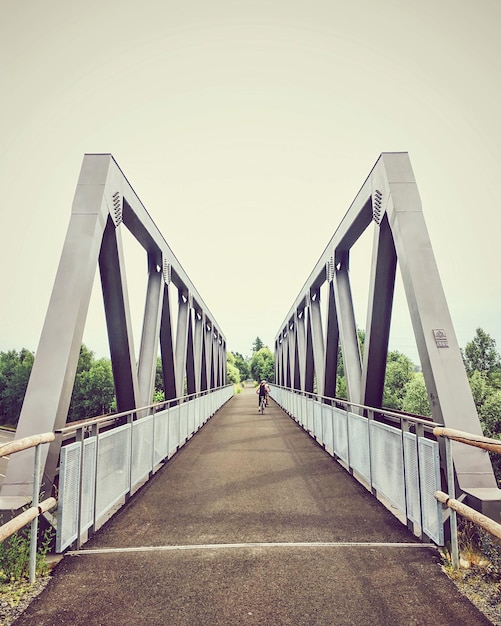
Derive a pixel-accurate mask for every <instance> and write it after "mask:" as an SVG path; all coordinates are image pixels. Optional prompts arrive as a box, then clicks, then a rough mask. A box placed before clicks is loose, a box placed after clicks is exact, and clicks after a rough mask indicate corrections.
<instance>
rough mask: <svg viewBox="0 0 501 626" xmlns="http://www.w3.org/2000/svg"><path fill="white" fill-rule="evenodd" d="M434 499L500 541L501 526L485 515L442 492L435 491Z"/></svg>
mask: <svg viewBox="0 0 501 626" xmlns="http://www.w3.org/2000/svg"><path fill="white" fill-rule="evenodd" d="M435 498H436V499H437V500H438V501H439V502H441V503H442V504H445V506H447V507H449V508H450V509H453V510H454V511H456V513H459V514H460V515H462V516H463V517H465V518H466V519H467V520H470V522H473V523H474V524H478V526H481V527H482V528H483V529H484V530H486V531H487V532H488V533H490V534H491V535H494V536H495V537H499V539H501V524H498V523H497V522H495V521H494V520H492V519H491V518H490V517H487V515H484V514H483V513H479V512H478V511H475V509H472V508H471V507H470V506H467V505H466V504H464V503H463V502H459V500H455V499H454V498H450V497H449V495H448V494H446V493H444V492H443V491H436V492H435Z"/></svg>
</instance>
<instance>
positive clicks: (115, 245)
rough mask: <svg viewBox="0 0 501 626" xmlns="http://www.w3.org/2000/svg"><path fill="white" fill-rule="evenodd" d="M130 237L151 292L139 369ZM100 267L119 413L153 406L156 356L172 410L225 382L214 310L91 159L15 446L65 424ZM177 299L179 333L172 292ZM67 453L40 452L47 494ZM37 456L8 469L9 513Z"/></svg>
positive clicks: (111, 176)
mask: <svg viewBox="0 0 501 626" xmlns="http://www.w3.org/2000/svg"><path fill="white" fill-rule="evenodd" d="M123 228H127V229H128V230H129V232H130V233H131V234H132V235H133V237H134V238H135V239H136V240H137V241H138V242H139V244H140V245H141V246H142V247H143V248H144V250H145V253H146V257H147V264H146V268H147V272H148V286H147V293H146V303H145V309H144V318H143V326H142V336H141V345H140V352H139V359H138V360H136V355H135V351H134V343H133V336H132V328H131V320H130V312H129V297H128V290H127V281H126V276H125V265H124V253H123V249H122V243H121V234H122V230H123ZM98 265H99V270H100V275H101V285H102V293H103V302H104V310H105V316H106V324H107V329H108V339H109V346H110V354H111V362H112V368H113V377H114V382H115V389H116V396H117V406H118V411H119V412H122V411H129V410H133V409H136V408H139V407H141V406H146V405H148V404H150V403H151V402H152V397H153V389H154V381H155V372H156V363H157V355H158V348H159V347H160V355H161V361H162V368H163V378H164V387H165V396H166V400H169V399H174V398H178V397H181V396H183V395H184V394H185V388H186V389H187V392H188V393H190V394H191V393H196V392H200V391H205V390H210V389H213V388H215V387H217V386H220V385H222V384H223V383H224V382H225V380H226V340H225V337H224V335H223V334H222V333H221V331H220V330H219V328H218V326H217V324H216V322H215V320H214V318H213V316H212V314H211V313H210V311H209V309H208V307H207V306H206V305H205V303H204V301H203V300H202V298H201V297H200V295H199V294H198V292H197V290H196V289H195V287H194V285H193V284H192V282H191V281H190V279H189V278H188V276H187V275H186V273H185V271H184V270H183V268H182V267H181V265H180V263H179V262H178V260H177V259H176V257H175V255H174V253H173V252H172V250H171V249H170V247H169V246H168V244H167V243H166V241H165V239H164V238H163V237H162V235H161V233H160V231H159V230H158V228H157V226H156V225H155V224H154V222H153V220H152V219H151V217H150V216H149V214H148V213H147V211H146V209H145V208H144V206H143V205H142V203H141V201H140V200H139V198H138V196H137V195H136V193H135V192H134V190H133V189H132V187H131V186H130V184H129V182H128V181H127V179H126V178H125V176H124V175H123V173H122V171H121V170H120V168H119V167H118V165H117V163H116V162H115V160H114V159H113V157H112V156H111V155H110V154H87V155H85V157H84V160H83V165H82V169H81V172H80V178H79V180H78V184H77V188H76V192H75V197H74V200H73V207H72V212H71V217H70V222H69V226H68V231H67V234H66V239H65V242H64V246H63V251H62V255H61V259H60V262H59V268H58V270H57V274H56V279H55V283H54V288H53V291H52V296H51V299H50V302H49V307H48V311H47V314H46V318H45V323H44V326H43V330H42V335H41V339H40V343H39V346H38V350H37V352H36V357H35V362H34V365H33V370H32V374H31V377H30V381H29V384H28V388H27V391H26V396H25V399H24V404H23V407H22V410H21V415H20V418H19V424H18V427H17V431H16V437H17V438H20V437H26V436H29V435H34V434H38V433H43V432H51V431H53V430H56V429H58V428H61V427H63V426H64V425H65V423H66V419H67V414H68V409H69V405H70V399H71V394H72V390H73V384H74V379H75V374H76V368H77V363H78V357H79V353H80V346H81V344H82V338H83V332H84V327H85V320H86V316H87V311H88V307H89V302H90V297H91V293H92V286H93V283H94V277H95V273H96V269H97V267H98ZM176 289H177V302H178V311H177V331H176V333H174V332H173V331H174V329H173V328H172V319H173V316H172V298H171V295H172V294H171V290H176ZM204 329H205V332H204ZM185 386H186V387H185ZM60 444H61V442H60V441H59V440H56V441H55V442H54V443H53V444H51V446H50V448H48V449H47V447H43V448H42V466H43V467H44V490H45V493H46V494H47V493H49V492H50V491H51V490H52V486H53V483H54V479H55V476H56V471H57V464H58V457H59V449H60ZM32 456H33V450H28V451H26V452H22V453H18V454H16V455H14V456H13V457H12V458H11V459H10V461H9V464H8V468H7V473H6V477H5V480H4V483H3V485H2V491H1V496H2V501H3V502H4V503H5V502H7V501H9V499H10V500H11V501H15V500H16V499H24V501H26V497H29V495H30V494H31V489H32V483H33V476H32V468H33V460H32ZM2 508H4V507H2ZM5 508H7V507H5Z"/></svg>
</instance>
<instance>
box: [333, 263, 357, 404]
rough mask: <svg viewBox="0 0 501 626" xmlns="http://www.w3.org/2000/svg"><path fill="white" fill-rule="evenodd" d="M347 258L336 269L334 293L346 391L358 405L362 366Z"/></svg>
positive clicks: (350, 398)
mask: <svg viewBox="0 0 501 626" xmlns="http://www.w3.org/2000/svg"><path fill="white" fill-rule="evenodd" d="M348 258H349V257H348V252H345V253H344V254H343V257H342V260H341V262H340V263H339V265H338V267H337V268H336V272H335V274H334V293H335V296H336V302H337V305H338V307H337V308H338V323H339V327H340V331H341V332H340V337H341V350H342V353H343V364H344V373H345V377H346V390H347V393H348V399H349V400H353V402H357V403H358V402H360V382H361V381H360V378H361V373H362V366H361V363H360V346H359V344H358V335H357V325H356V322H355V311H354V308H353V300H352V296H351V288H350V278H349V270H348Z"/></svg>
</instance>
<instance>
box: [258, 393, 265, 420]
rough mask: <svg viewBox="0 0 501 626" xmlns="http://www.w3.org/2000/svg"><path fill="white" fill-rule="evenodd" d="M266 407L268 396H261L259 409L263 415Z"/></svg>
mask: <svg viewBox="0 0 501 626" xmlns="http://www.w3.org/2000/svg"><path fill="white" fill-rule="evenodd" d="M265 408H266V396H260V397H259V411H260V413H261V415H262V414H263V413H264V409H265Z"/></svg>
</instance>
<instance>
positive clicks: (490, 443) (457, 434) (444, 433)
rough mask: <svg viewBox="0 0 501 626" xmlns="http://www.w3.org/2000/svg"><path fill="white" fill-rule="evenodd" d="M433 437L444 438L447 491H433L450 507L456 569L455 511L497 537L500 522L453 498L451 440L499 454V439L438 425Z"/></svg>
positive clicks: (452, 554)
mask: <svg viewBox="0 0 501 626" xmlns="http://www.w3.org/2000/svg"><path fill="white" fill-rule="evenodd" d="M433 434H434V435H435V437H437V439H438V437H444V438H445V443H446V446H445V455H446V463H447V483H448V490H449V493H448V494H447V493H444V492H443V491H436V492H435V499H436V500H438V501H439V502H441V503H442V504H444V505H445V506H446V507H448V508H449V509H451V511H452V513H451V556H452V566H453V567H454V568H455V569H457V568H458V567H459V545H458V537H457V519H456V513H459V514H460V515H461V516H462V517H465V518H466V519H467V520H469V521H470V522H473V523H474V524H477V525H478V526H481V527H482V528H483V529H484V530H486V531H487V532H488V533H490V534H491V535H494V536H495V537H499V538H500V539H501V524H498V523H497V522H495V521H494V520H492V519H491V518H490V517H487V516H486V515H483V514H482V513H479V512H478V511H475V509H472V508H471V507H469V506H467V505H466V504H463V503H462V502H459V500H456V498H455V489H456V487H455V483H454V473H453V468H452V453H451V440H453V441H458V442H460V443H464V444H465V445H467V446H474V447H476V448H482V449H484V450H487V451H489V452H494V453H496V454H501V441H499V440H497V439H492V438H490V437H484V436H483V435H473V434H472V433H466V432H463V431H461V430H455V429H453V428H444V427H442V426H438V427H436V428H434V429H433Z"/></svg>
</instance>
